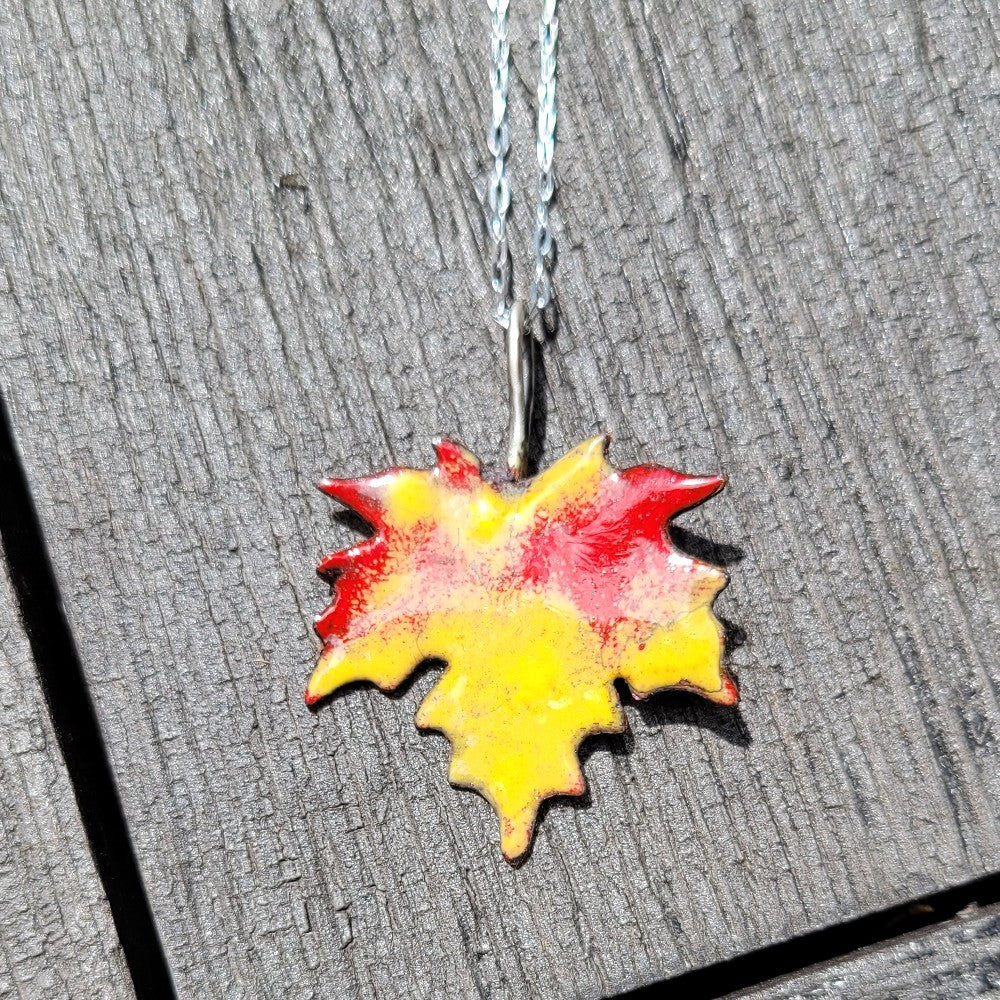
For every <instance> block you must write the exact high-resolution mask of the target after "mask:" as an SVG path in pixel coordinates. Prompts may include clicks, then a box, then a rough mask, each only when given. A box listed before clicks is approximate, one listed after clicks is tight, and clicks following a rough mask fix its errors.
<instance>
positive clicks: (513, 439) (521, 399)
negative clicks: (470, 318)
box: [507, 299, 535, 479]
mask: <svg viewBox="0 0 1000 1000" xmlns="http://www.w3.org/2000/svg"><path fill="white" fill-rule="evenodd" d="M534 382H535V365H534V355H533V352H532V344H531V334H530V332H529V330H528V328H527V323H526V312H525V307H524V302H523V300H521V299H518V300H517V301H516V302H514V303H513V305H511V307H510V317H509V319H508V320H507V384H508V386H509V388H510V423H509V424H508V426H507V441H508V446H507V468H508V469H509V470H510V474H511V476H512V477H513V478H514V479H521V478H522V477H523V476H524V474H525V472H526V471H527V465H528V434H529V429H530V427H531V408H532V404H533V402H534V395H535V391H534V389H535V386H534Z"/></svg>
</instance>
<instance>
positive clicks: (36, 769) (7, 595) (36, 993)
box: [0, 550, 134, 1000]
mask: <svg viewBox="0 0 1000 1000" xmlns="http://www.w3.org/2000/svg"><path fill="white" fill-rule="evenodd" d="M0 552H2V550H0ZM0 719H2V725H0V788H2V789H3V810H2V817H0V997H3V998H4V1000H7V998H8V997H9V998H12V1000H13V998H14V997H18V998H23V1000H45V998H49V997H51V998H53V1000H56V998H64V997H68V996H82V995H84V994H83V993H81V992H79V991H80V990H81V989H85V990H86V994H85V995H87V996H95V997H97V996H100V997H102V998H103V997H108V998H109V1000H118V998H122V1000H124V998H126V997H133V996H134V993H133V992H132V984H131V980H130V978H129V974H128V970H127V969H126V967H125V962H124V959H123V956H122V953H121V949H120V948H119V946H118V936H117V935H116V933H115V928H114V924H113V923H112V920H111V911H110V910H109V908H108V903H107V900H106V899H105V896H104V890H103V889H102V888H101V884H100V882H99V881H98V878H97V874H96V872H95V871H94V863H93V861H92V859H91V856H90V848H89V846H88V844H87V839H86V835H85V834H84V831H83V827H82V825H81V823H80V814H79V813H78V812H77V807H76V801H75V800H74V798H73V789H72V787H71V785H70V780H69V776H68V775H67V773H66V768H65V766H64V764H63V762H62V758H61V756H60V753H59V746H58V744H57V742H56V737H55V734H54V733H53V731H52V727H51V724H50V723H49V718H48V713H47V712H46V710H45V703H44V701H43V698H42V692H41V689H40V687H39V684H38V678H37V675H36V673H35V666H34V663H33V662H32V659H31V653H30V651H29V648H28V640H27V637H26V636H25V634H24V631H23V629H22V627H21V622H20V618H19V617H18V613H17V610H16V604H15V602H14V595H13V592H12V590H11V587H10V582H9V580H8V578H7V574H6V571H5V568H4V567H3V565H2V564H0Z"/></svg>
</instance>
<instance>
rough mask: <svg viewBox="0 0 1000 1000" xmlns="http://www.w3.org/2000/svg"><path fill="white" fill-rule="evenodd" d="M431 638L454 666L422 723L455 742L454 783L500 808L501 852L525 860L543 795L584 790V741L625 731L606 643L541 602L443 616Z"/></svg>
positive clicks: (427, 636)
mask: <svg viewBox="0 0 1000 1000" xmlns="http://www.w3.org/2000/svg"><path fill="white" fill-rule="evenodd" d="M424 640H425V642H426V648H428V649H430V650H434V651H435V653H436V655H438V656H440V657H441V658H442V659H445V660H447V661H448V663H449V666H448V668H447V669H446V670H445V673H444V675H443V676H442V678H441V680H440V681H439V683H438V684H437V685H436V686H435V687H434V689H433V690H432V691H431V692H430V694H428V696H427V697H426V699H424V702H423V704H422V705H421V706H420V709H419V711H418V712H417V725H418V726H420V727H421V728H426V729H437V730H440V731H441V732H443V733H444V734H445V735H446V736H447V737H448V739H449V740H450V741H451V744H452V759H451V770H450V772H449V777H450V779H451V781H452V782H453V783H454V784H456V785H463V786H465V787H467V788H474V789H475V790H476V791H478V792H480V793H481V794H482V795H483V796H484V797H485V798H486V800H487V801H488V802H489V803H490V805H492V806H493V808H494V810H495V811H496V813H497V815H498V816H499V817H500V847H501V850H502V851H503V853H504V856H505V857H507V858H510V859H515V858H518V857H520V856H521V855H522V854H524V852H525V851H526V850H527V849H528V846H529V845H530V843H531V836H532V831H533V830H534V826H535V817H536V815H537V813H538V807H539V805H541V803H542V801H543V799H546V798H548V797H549V796H552V795H579V794H581V793H582V792H583V791H584V787H585V785H584V779H583V773H582V772H581V770H580V764H579V761H578V760H577V757H576V750H577V747H578V746H579V745H580V742H581V741H582V740H583V739H585V738H586V737H587V736H589V735H592V734H594V733H599V732H611V733H617V732H621V731H622V730H623V729H624V728H625V717H624V714H623V712H622V709H621V706H620V705H619V703H618V697H617V694H616V693H615V691H614V689H613V687H612V684H611V678H610V676H609V675H608V674H607V672H606V671H604V670H603V669H602V667H601V659H600V657H601V648H600V641H599V640H598V637H597V635H596V634H595V633H594V632H592V631H590V630H588V629H585V628H581V627H580V620H579V616H578V615H577V614H576V613H575V611H574V610H573V609H572V608H571V607H569V606H563V607H559V606H553V604H552V602H550V601H546V600H543V599H542V598H540V597H537V596H534V597H529V596H524V597H521V598H520V599H516V598H512V599H509V600H505V601H503V602H501V603H500V604H499V605H497V606H495V607H493V608H481V609H479V610H478V611H476V612H475V613H474V614H469V613H467V612H465V611H459V612H455V613H454V614H450V615H444V616H441V617H439V618H436V619H435V620H434V622H433V624H431V625H430V626H429V627H428V629H427V630H426V632H425V633H424Z"/></svg>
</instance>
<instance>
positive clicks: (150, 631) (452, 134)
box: [0, 0, 1000, 998]
mask: <svg viewBox="0 0 1000 1000" xmlns="http://www.w3.org/2000/svg"><path fill="white" fill-rule="evenodd" d="M513 7H514V18H513V20H514V25H513V32H514V42H515V56H514V61H515V70H516V71H515V81H514V85H513V90H514V121H513V129H514V136H515V148H516V150H517V155H515V157H514V170H515V178H516V191H517V197H516V204H515V218H514V222H513V237H514V246H515V247H517V248H519V252H518V264H519V265H520V266H521V272H520V273H521V274H522V276H523V275H524V265H525V264H526V257H527V254H526V253H525V252H524V251H525V250H526V248H527V227H528V226H529V224H530V210H529V207H528V205H529V199H530V189H531V184H532V181H531V171H530V158H531V156H532V148H531V145H530V142H529V140H528V135H527V130H528V128H529V127H530V125H529V121H528V117H527V114H528V112H527V108H528V101H529V100H530V99H531V98H532V94H533V84H532V79H533V73H534V55H535V51H536V50H535V48H534V46H533V45H529V42H531V41H532V40H533V37H534V26H533V17H534V16H535V10H534V9H533V8H534V5H529V4H525V3H515V4H513ZM484 8H485V5H481V4H478V3H472V2H471V0H469V2H468V3H455V2H449V0H416V2H410V0H382V2H379V3H375V4H358V3H355V2H352V0H310V2H305V3H296V4H289V3H284V2H261V0H252V2H251V0H224V2H222V3H216V4H206V3H202V2H200V0H197V2H194V3H191V4H174V3H170V2H168V0H142V2H139V0H129V2H125V3H119V2H111V0H87V2H86V3H84V2H77V0H43V2H40V3H37V4H31V5H24V6H17V7H16V9H12V10H11V11H8V12H7V13H6V14H5V19H6V21H5V30H4V31H3V32H2V40H0V44H2V45H3V51H2V53H0V58H2V64H3V65H4V66H5V71H4V74H3V76H2V77H0V86H2V87H3V93H2V95H0V263H2V268H3V271H2V273H3V276H4V277H3V286H2V287H3V294H2V295H0V329H3V330H4V331H5V335H4V337H3V338H0V359H2V368H0V371H2V379H3V384H2V390H3V391H4V392H5V393H6V394H7V395H8V397H9V400H10V405H11V409H12V413H13V419H14V423H15V431H16V433H17V436H18V439H19V442H20V445H21V447H22V449H23V451H24V454H25V458H26V462H27V466H28V473H29V477H30V480H31V483H32V486H33V489H34V491H35V493H36V496H37V501H38V504H39V509H40V515H41V518H42V521H43V524H44V528H45V532H46V536H47V540H48V543H49V545H50V546H51V551H52V555H53V560H54V562H55V565H56V569H57V573H58V576H59V580H60V584H61V586H62V588H63V593H64V596H65V599H66V602H67V606H68V613H69V617H70V620H71V624H72V625H73V627H74V629H75V634H76V636H77V639H78V644H79V647H80V651H81V656H82V658H83V661H84V666H85V669H86V671H87V675H88V678H89V681H90V684H91V685H92V689H93V695H94V699H95V701H96V704H97V708H98V711H99V713H100V717H101V721H102V725H103V728H104V732H105V734H106V738H107V741H108V745H109V753H110V757H111V760H112V764H113V766H114V768H115V769H116V772H117V774H118V777H119V782H120V788H121V795H122V799H123V803H124V808H125V812H126V815H127V818H128V819H129V822H130V824H131V827H132V830H133V833H134V837H135V842H136V849H137V853H138V857H139V861H140V864H141V867H142V870H143V875H144V877H145V879H146V882H147V883H148V886H149V891H150V895H151V903H152V907H153V910H154V913H155V915H156V919H157V921H158V925H159V928H160V932H161V934H162V937H163V942H164V947H165V949H166V952H167V955H168V958H169V961H170V963H171V967H172V970H173V973H174V976H175V978H176V981H177V984H178V987H179V989H180V991H181V993H182V994H183V995H198V996H212V997H216V996H217V997H226V998H236V997H257V996H267V995H274V994H275V993H276V992H280V993H281V995H282V996H286V997H289V998H299V997H303V998H304V997H310V996H323V997H351V998H353V997H374V996H379V997H429V996H469V995H481V996H503V997H520V996H528V995H532V996H551V997H558V996H576V995H580V996H597V995H599V994H603V993H609V992H613V991H615V990H619V989H624V988H626V987H632V986H637V985H641V984H642V983H645V982H649V981H651V980H654V979H656V978H659V977H664V976H668V975H670V974H673V973H677V972H679V971H682V970H685V969H690V968H695V967H698V966H701V965H703V964H706V963H712V962H716V961H718V960H720V959H724V958H726V957H728V956H731V955H735V954H739V953H741V952H743V951H746V950H747V949H751V948H757V947H760V946H762V945H766V944H768V943H770V942H774V941H779V940H783V939H785V938H787V937H789V936H791V935H794V934H797V933H800V932H803V931H806V930H808V929H811V928H817V927H821V926H825V925H829V924H832V923H836V922H838V921H840V920H843V919H845V918H848V917H850V916H852V915H857V914H861V913H864V912H866V911H869V910H871V909H873V908H882V907H884V906H886V905H888V904H890V903H892V902H897V901H902V900H905V899H908V898H910V897H912V896H913V895H915V894H921V893H925V892H929V891H932V890H934V889H935V888H938V887H943V886H947V885H951V884H954V883H957V882H960V881H963V880H966V879H968V878H970V877H974V876H975V875H977V874H979V873H982V872H986V871H991V870H995V869H996V868H997V867H998V866H1000V823H998V822H997V820H998V816H1000V798H998V793H1000V768H998V767H997V763H998V752H997V747H998V737H1000V719H998V704H997V691H998V680H1000V678H998V668H997V660H996V650H995V636H996V634H997V628H998V626H1000V612H998V604H997V582H996V581H997V579H998V566H997V551H998V545H997V543H998V534H1000V519H998V517H997V512H998V504H997V501H998V492H1000V487H998V483H997V476H996V462H997V458H998V451H1000V447H998V443H997V433H996V432H997V425H998V422H997V416H998V414H997V409H998V403H997V383H998V369H1000V349H998V332H997V315H998V309H1000V295H998V279H997V275H998V274H1000V253H998V250H997V239H996V233H997V231H998V230H1000V210H998V190H997V188H998V183H1000V182H998V179H997V170H996V166H997V157H996V142H995V137H996V135H997V134H998V133H1000V101H998V99H997V94H998V93H1000V63H998V55H1000V41H998V23H997V21H996V14H995V12H994V9H993V5H992V4H989V3H987V2H985V0H969V2H967V3H964V4H962V5H956V4H953V3H949V2H947V0H927V2H925V3H922V4H919V5H904V6H902V7H901V6H900V5H899V4H897V3H893V2H888V0H885V2H883V0H852V2H845V0H829V2H824V3H812V2H806V0H790V2H788V3H784V4H772V3H763V2H749V3H748V2H744V0H740V2H733V0H711V2H709V0H684V2H677V3H673V2H671V3H662V4H661V3H653V2H650V0H647V2H639V3H635V2H628V3H626V2H624V0H613V2H610V3H609V2H598V0H566V2H565V3H564V5H563V9H562V13H563V18H562V22H563V23H562V36H561V37H562V49H561V53H562V74H561V77H560V101H561V110H560V132H559V135H560V148H559V153H558V165H559V171H560V175H561V180H562V186H561V190H560V197H559V205H558V209H557V213H556V216H557V226H558V234H559V266H558V271H557V276H556V281H557V286H558V291H559V297H560V307H561V325H560V328H559V331H558V335H557V336H556V337H555V338H554V339H553V340H552V341H551V342H550V343H548V344H547V345H546V349H545V364H546V373H547V390H546V401H547V410H548V418H547V433H546V438H545V456H546V458H547V459H552V458H553V457H555V456H558V455H559V454H560V453H561V452H562V451H563V450H565V449H567V448H568V447H570V446H571V445H573V444H574V443H576V442H577V441H578V440H580V439H581V438H582V437H584V436H585V435H589V434H592V433H593V432H594V431H596V430H597V429H599V428H602V427H606V428H608V429H610V430H612V431H613V432H614V433H615V435H616V440H615V444H614V447H613V451H612V456H613V458H614V459H615V460H617V461H618V462H619V463H621V464H627V463H631V462H635V461H640V460H647V461H658V462H663V463H667V464H671V465H674V466H676V467H679V468H681V469H684V470H688V471H693V472H711V471H717V470H722V471H725V472H726V473H728V474H729V475H730V477H731V485H730V487H729V489H728V490H727V491H726V493H725V494H724V495H723V496H722V497H721V498H719V499H717V500H714V501H712V503H711V504H709V505H708V506H707V507H706V508H704V509H703V510H702V511H699V512H696V513H695V514H693V515H691V516H689V517H687V518H686V520H685V521H684V527H685V528H687V529H688V530H689V531H690V532H693V533H695V534H696V535H701V536H704V537H707V538H710V539H711V540H712V542H713V543H716V544H718V545H719V546H721V550H719V552H717V553H716V554H717V555H720V554H721V556H724V557H727V558H729V560H730V562H732V563H733V565H732V566H731V568H732V570H733V582H732V584H731V586H730V587H729V588H728V589H727V590H726V591H725V592H724V594H723V595H722V597H721V599H720V601H719V605H718V610H719V611H720V612H721V613H722V614H723V615H724V616H725V617H726V618H728V619H729V620H731V621H732V622H734V623H736V624H737V625H738V626H739V627H740V628H742V629H743V630H744V631H745V634H746V641H745V642H744V643H743V644H742V645H741V646H739V647H738V648H736V649H735V650H734V652H733V657H732V660H733V665H734V668H735V670H736V671H737V672H738V674H739V676H740V680H741V684H742V689H743V693H744V700H743V705H742V710H741V713H740V715H736V714H735V713H733V712H731V711H725V710H719V709H713V708H712V707H711V706H709V705H707V704H705V703H701V702H698V701H695V700H693V699H691V698H688V697H683V696H677V697H669V698H667V697H665V698H662V699H658V700H657V701H655V702H654V703H652V704H651V705H649V706H648V707H644V708H642V709H636V708H634V707H633V708H630V709H629V717H630V721H631V723H632V734H631V736H629V737H628V738H626V739H621V740H617V741H603V742H601V741H598V742H596V743H595V744H594V748H593V752H592V754H591V755H590V756H589V759H588V760H587V763H586V773H587V777H588V780H589V782H590V789H591V796H590V800H589V801H588V802H586V803H584V804H582V805H580V806H569V805H566V804H557V805H555V806H554V807H553V808H551V809H550V810H549V811H548V812H547V813H546V814H545V816H544V818H543V821H542V825H541V830H540V834H539V836H538V839H537V843H536V847H535V850H534V854H533V856H532V857H531V859H530V860H529V861H528V863H527V864H525V865H524V867H523V868H521V869H520V870H517V871H514V870H511V869H510V868H508V867H507V866H506V865H505V864H504V862H503V861H502V860H501V858H500V855H499V851H498V849H497V842H496V841H497V836H496V829H495V820H494V818H493V816H492V815H491V813H490V811H489V809H488V807H487V806H486V805H485V804H484V803H483V802H482V801H481V800H480V799H478V798H477V797H476V796H474V795H470V794H468V793H463V792H457V791H453V790H451V789H450V788H449V786H448V783H447V778H446V770H447V767H446V761H447V756H448V750H447V745H446V744H445V742H444V741H443V740H441V739H439V738H437V737H433V736H421V735H419V734H418V733H417V731H416V730H415V728H414V726H413V722H412V717H413V713H414V711H415V708H416V705H417V704H418V701H419V699H420V697H421V696H422V694H423V693H424V692H425V691H426V690H427V688H428V687H429V686H430V685H431V683H432V678H431V677H430V676H426V675H425V676H423V677H422V678H420V679H419V680H418V681H417V682H416V683H415V684H414V685H413V687H412V688H411V689H409V690H408V691H406V692H404V693H403V694H402V695H401V696H399V697H397V698H392V699H390V698H386V697H385V696H383V695H380V694H378V693H377V692H374V691H370V690H355V691H352V692H350V693H348V694H346V695H345V696H343V697H340V698H337V699H336V700H334V701H333V702H332V703H331V704H328V705H327V706H325V707H323V708H322V710H320V711H319V712H318V713H316V714H311V713H310V712H309V711H307V710H306V709H305V707H304V706H303V703H302V690H303V687H304V684H305V680H306V678H307V675H308V673H309V670H310V668H311V665H312V661H313V657H314V654H315V652H316V641H315V639H314V637H313V635H312V631H311V621H312V617H313V615H314V614H315V613H316V612H317V611H318V610H319V609H320V608H321V607H322V605H323V603H324V601H325V596H326V595H325V589H324V587H323V585H322V584H321V583H320V582H319V581H317V580H316V579H315V577H314V575H313V564H314V563H315V561H316V560H317V558H318V557H319V556H320V555H321V554H322V553H323V552H326V551H329V550H330V549H332V548H333V547H335V546H336V545H339V544H341V543H343V542H345V541H346V540H348V539H349V538H350V537H351V535H350V532H349V530H348V529H347V528H346V527H344V526H343V525H341V524H339V523H338V522H337V521H336V520H335V519H334V516H333V510H332V509H331V508H332V505H331V504H330V503H329V502H328V501H327V500H325V499H324V498H323V497H322V496H321V495H320V494H319V493H318V492H316V491H315V490H313V489H312V487H311V483H312V482H314V481H315V480H316V479H318V478H319V477H320V476H322V475H324V474H328V473H333V472H336V473H337V474H341V475H349V474H360V473H363V472H365V471H369V470H372V469H376V468H379V467H384V466H386V465H387V464H390V463H394V462H406V463H420V462H427V461H428V460H429V459H430V457H431V452H430V445H429V440H430V438H431V437H432V435H433V434H435V433H437V432H447V433H449V434H452V435H455V436H457V437H459V438H460V439H461V440H462V441H463V442H464V443H465V444H466V445H467V446H469V447H470V448H472V449H473V450H475V451H476V452H477V453H479V454H480V455H481V456H483V457H484V458H485V459H487V460H491V461H497V460H499V458H500V456H501V454H502V434H503V428H504V425H505V421H506V415H505V412H504V393H503V384H504V382H503V379H504V373H503V359H502V350H501V344H500V339H499V337H498V336H497V333H496V331H495V330H494V329H493V328H491V327H490V325H489V323H488V321H487V317H488V315H489V310H490V292H489V282H488V264H487V257H486V251H485V244H486V240H485V233H484V227H483V222H482V213H481V209H480V206H479V204H478V202H477V198H478V194H477V192H479V191H481V182H482V180H483V179H484V178H485V175H486V170H487V163H486V157H485V155H484V149H483V131H484V122H485V120H486V113H487V101H488V95H487V90H486V85H485V83H486V65H485V63H484V53H485V51H486V21H485V9H484ZM683 539H684V540H685V542H686V544H688V545H691V546H695V547H697V548H698V550H699V552H701V553H702V554H709V555H711V554H712V552H711V549H706V547H705V544H704V543H702V542H699V541H698V539H697V538H692V537H691V536H690V535H684V536H683Z"/></svg>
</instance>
